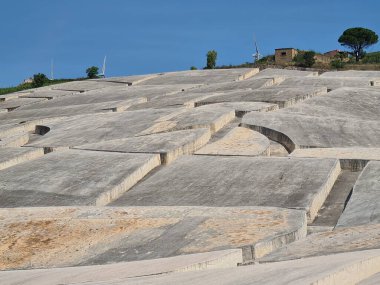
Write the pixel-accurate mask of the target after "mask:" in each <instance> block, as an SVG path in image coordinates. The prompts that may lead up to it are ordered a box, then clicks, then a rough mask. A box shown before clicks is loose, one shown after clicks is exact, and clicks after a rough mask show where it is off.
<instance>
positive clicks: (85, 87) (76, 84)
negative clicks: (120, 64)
mask: <svg viewBox="0 0 380 285" xmlns="http://www.w3.org/2000/svg"><path fill="white" fill-rule="evenodd" d="M127 85H128V84H126V83H116V82H107V81H101V82H99V81H95V80H82V81H72V82H66V83H61V84H55V85H52V86H51V89H52V90H65V91H75V92H84V91H89V90H94V89H101V88H105V87H117V86H127Z"/></svg>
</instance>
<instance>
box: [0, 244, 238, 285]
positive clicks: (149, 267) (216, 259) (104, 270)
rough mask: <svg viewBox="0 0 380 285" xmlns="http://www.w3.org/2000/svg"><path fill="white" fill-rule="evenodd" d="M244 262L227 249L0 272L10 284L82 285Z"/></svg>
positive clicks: (232, 265)
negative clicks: (102, 263) (129, 260)
mask: <svg viewBox="0 0 380 285" xmlns="http://www.w3.org/2000/svg"><path fill="white" fill-rule="evenodd" d="M241 262H242V251H241V249H227V250H219V251H211V252H205V253H196V254H186V255H179V256H173V257H167V258H158V259H151V260H141V261H131V262H119V263H115V264H105V265H89V266H77V267H63V268H50V269H30V270H17V271H16V270H14V271H0V282H1V284H8V285H12V284H14V285H15V284H24V285H53V284H55V285H61V284H82V283H87V282H101V283H103V282H105V283H108V282H112V281H114V280H120V279H124V278H132V277H140V276H147V275H158V274H165V273H171V272H189V271H199V270H205V269H215V268H233V267H236V266H237V264H238V263H241Z"/></svg>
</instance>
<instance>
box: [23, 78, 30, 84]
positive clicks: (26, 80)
mask: <svg viewBox="0 0 380 285" xmlns="http://www.w3.org/2000/svg"><path fill="white" fill-rule="evenodd" d="M32 82H33V77H29V78H26V79H24V80H23V82H22V84H25V83H32Z"/></svg>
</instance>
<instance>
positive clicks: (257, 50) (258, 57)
mask: <svg viewBox="0 0 380 285" xmlns="http://www.w3.org/2000/svg"><path fill="white" fill-rule="evenodd" d="M253 41H254V42H255V49H256V53H254V54H253V55H252V56H253V59H254V62H256V61H258V60H259V59H260V58H261V56H262V55H261V54H260V52H259V48H258V47H257V42H256V37H254V38H253Z"/></svg>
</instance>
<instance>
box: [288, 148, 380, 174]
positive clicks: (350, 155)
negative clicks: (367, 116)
mask: <svg viewBox="0 0 380 285" xmlns="http://www.w3.org/2000/svg"><path fill="white" fill-rule="evenodd" d="M290 156H293V157H310V158H312V157H314V158H337V159H339V160H340V165H341V167H342V169H349V170H351V171H358V170H362V169H363V168H364V167H365V166H366V165H367V163H368V161H370V160H380V148H362V147H347V148H307V149H296V150H294V151H293V152H292V153H291V154H290Z"/></svg>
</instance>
